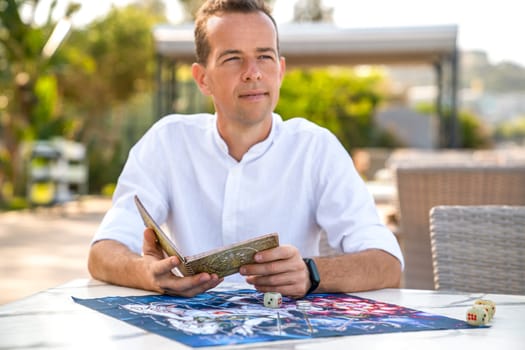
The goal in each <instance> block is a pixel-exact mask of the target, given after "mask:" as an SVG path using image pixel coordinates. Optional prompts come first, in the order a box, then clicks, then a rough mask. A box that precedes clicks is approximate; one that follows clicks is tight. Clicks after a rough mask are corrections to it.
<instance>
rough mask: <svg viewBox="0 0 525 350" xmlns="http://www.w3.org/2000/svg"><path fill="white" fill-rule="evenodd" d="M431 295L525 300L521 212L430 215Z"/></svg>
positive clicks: (524, 210)
mask: <svg viewBox="0 0 525 350" xmlns="http://www.w3.org/2000/svg"><path fill="white" fill-rule="evenodd" d="M430 236H431V246H432V258H433V262H434V282H435V287H436V289H440V290H455V291H464V292H482V293H501V294H522V295H523V294H525V206H437V207H434V208H433V209H432V210H431V212H430Z"/></svg>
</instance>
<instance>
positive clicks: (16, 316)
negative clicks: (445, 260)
mask: <svg viewBox="0 0 525 350" xmlns="http://www.w3.org/2000/svg"><path fill="white" fill-rule="evenodd" d="M229 287H230V288H231V287H234V286H229ZM241 287H242V286H241ZM146 294H151V292H147V291H141V290H135V289H129V288H122V287H116V286H112V285H108V284H105V283H102V282H98V281H94V280H87V279H82V280H74V281H72V282H70V283H67V284H65V285H62V286H58V287H56V288H51V289H48V290H45V291H42V292H40V293H37V294H35V295H32V296H30V297H28V298H25V299H21V300H18V301H15V302H12V303H9V304H5V305H2V306H0V349H100V350H102V349H126V350H133V349H154V350H162V349H188V347H186V346H185V345H183V344H180V343H177V342H175V341H173V340H170V339H167V338H164V337H161V336H158V335H155V334H152V333H148V332H146V331H144V330H142V329H139V328H136V327H134V326H131V325H129V324H127V323H125V322H123V321H119V320H117V319H114V318H112V317H108V316H105V315H103V314H101V313H99V312H96V311H93V310H91V309H89V308H86V307H84V306H82V305H79V304H76V303H74V302H73V301H72V299H71V296H75V297H79V298H96V297H105V296H115V295H122V296H124V295H146ZM354 294H355V295H358V296H361V297H365V298H371V299H376V300H381V301H385V302H389V303H393V304H398V305H402V306H406V307H409V308H414V309H418V310H422V311H427V312H431V313H434V314H440V315H444V316H449V317H454V318H459V319H464V317H465V312H466V310H467V308H468V307H469V306H470V305H471V304H472V303H473V301H474V300H475V299H477V298H480V297H483V298H488V299H491V300H493V301H494V302H496V304H497V309H496V315H495V318H494V320H493V322H492V327H490V328H484V329H463V330H443V331H420V332H406V333H389V334H379V335H372V334H370V335H360V336H348V337H338V338H322V339H313V340H312V339H308V340H301V341H283V342H271V343H259V344H251V345H245V346H235V347H233V348H235V349H241V348H250V349H268V348H272V349H297V350H300V349H305V350H306V349H312V350H313V349H330V350H337V349H344V350H348V349H388V350H392V349H424V350H428V349H467V348H469V349H470V348H471V349H476V350H479V349H491V350H493V349H506V350H508V349H523V348H524V345H525V296H513V295H497V294H494V295H482V294H465V293H463V294H462V293H444V292H436V291H421V290H408V289H385V290H379V291H373V292H366V293H354ZM225 348H226V347H214V348H213V349H225Z"/></svg>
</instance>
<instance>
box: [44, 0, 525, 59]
mask: <svg viewBox="0 0 525 350" xmlns="http://www.w3.org/2000/svg"><path fill="white" fill-rule="evenodd" d="M75 1H77V2H80V3H82V9H81V10H80V11H79V13H77V15H76V16H75V18H74V20H75V22H76V23H78V24H84V23H87V22H89V21H90V20H92V19H93V18H95V17H97V16H101V15H103V14H104V13H105V12H106V11H107V10H108V9H109V8H110V7H111V4H115V5H117V6H119V5H123V4H126V3H129V2H131V1H133V0H105V1H102V0H99V1H93V0H75ZM49 2H50V0H42V1H41V3H42V5H43V6H42V7H43V8H45V4H46V3H49ZM67 2H68V0H59V4H61V5H63V6H65V4H67ZM165 2H166V3H167V9H168V16H169V18H170V20H171V21H173V22H177V21H179V20H180V18H181V15H180V8H179V5H178V1H175V0H165ZM294 3H295V1H291V0H276V2H275V5H274V16H275V18H276V20H277V21H278V22H287V21H290V19H291V18H292V14H293V6H294ZM323 4H324V5H325V6H327V7H333V8H334V9H335V10H334V20H335V23H336V25H338V26H340V27H352V28H369V27H401V26H418V25H419V26H425V25H440V24H456V25H458V26H459V38H458V45H459V47H460V48H461V49H462V50H465V49H467V50H471V49H477V50H483V51H485V52H487V53H488V55H489V59H490V60H491V61H492V62H493V63H497V62H499V61H502V60H509V61H513V62H516V63H519V64H521V65H523V66H525V44H524V43H525V39H524V38H523V36H524V35H525V17H524V14H525V1H523V0H323ZM47 6H48V5H47ZM60 13H63V10H62V11H61V12H60Z"/></svg>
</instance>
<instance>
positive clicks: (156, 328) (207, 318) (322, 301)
mask: <svg viewBox="0 0 525 350" xmlns="http://www.w3.org/2000/svg"><path fill="white" fill-rule="evenodd" d="M263 297H264V295H263V294H262V293H258V292H256V291H254V290H248V289H246V290H245V289H242V290H234V291H213V292H208V293H204V294H201V295H198V296H196V297H194V298H182V297H172V296H166V295H148V296H129V297H105V298H97V299H78V298H73V299H74V301H75V302H77V303H79V304H81V305H84V306H86V307H89V308H91V309H94V310H97V311H99V312H102V313H104V314H106V315H109V316H112V317H115V318H117V319H119V320H122V321H125V322H128V323H130V324H132V325H134V326H137V327H140V328H142V329H144V330H147V331H149V332H152V333H156V334H159V335H162V336H165V337H167V338H170V339H173V340H176V341H178V342H181V343H184V344H186V345H189V346H192V347H203V346H214V345H231V344H246V343H256V342H268V341H274V340H286V339H307V338H318V337H334V336H347V335H358V334H376V333H391V332H411V331H423V330H424V331H429V330H438V329H462V328H470V327H471V326H469V325H468V324H467V323H466V322H464V321H460V320H456V319H452V318H448V317H444V316H439V315H434V314H429V313H426V312H422V311H418V310H413V309H408V308H405V307H403V306H398V305H393V304H388V303H384V302H380V301H376V300H371V299H364V298H360V297H356V296H351V295H346V294H313V295H309V296H307V297H306V298H305V299H306V300H309V301H310V302H311V308H310V310H308V311H301V310H298V309H297V307H296V301H295V300H293V299H289V298H283V303H282V306H281V307H280V308H278V309H271V308H266V307H264V306H263Z"/></svg>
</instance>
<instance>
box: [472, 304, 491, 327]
mask: <svg viewBox="0 0 525 350" xmlns="http://www.w3.org/2000/svg"><path fill="white" fill-rule="evenodd" d="M488 322H489V313H488V312H487V310H486V309H485V307H483V306H482V305H474V306H472V307H471V308H470V309H468V310H467V323H468V324H469V325H472V326H481V325H484V324H487V323H488Z"/></svg>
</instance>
